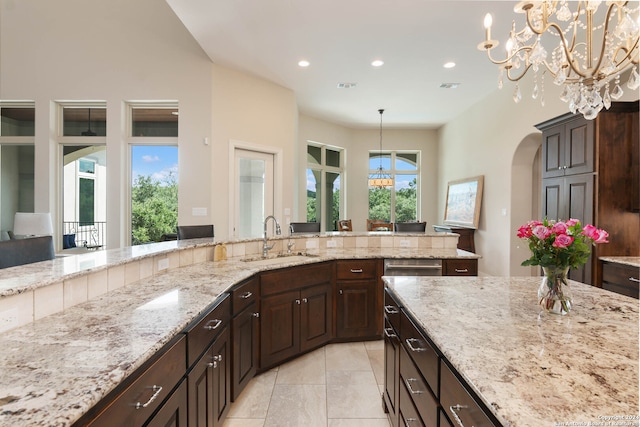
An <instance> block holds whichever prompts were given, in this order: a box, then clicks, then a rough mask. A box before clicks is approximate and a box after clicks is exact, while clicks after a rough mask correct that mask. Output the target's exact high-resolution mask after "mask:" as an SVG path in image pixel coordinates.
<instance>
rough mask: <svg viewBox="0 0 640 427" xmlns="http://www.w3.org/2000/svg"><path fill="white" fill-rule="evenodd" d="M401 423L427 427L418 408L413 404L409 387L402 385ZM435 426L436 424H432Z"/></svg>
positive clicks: (412, 426)
mask: <svg viewBox="0 0 640 427" xmlns="http://www.w3.org/2000/svg"><path fill="white" fill-rule="evenodd" d="M400 425H401V426H405V427H425V425H424V424H423V422H422V419H421V418H420V415H418V410H417V409H416V407H415V406H413V401H412V400H411V397H409V392H408V391H407V388H406V387H405V386H403V385H400ZM431 425H432V426H435V424H431Z"/></svg>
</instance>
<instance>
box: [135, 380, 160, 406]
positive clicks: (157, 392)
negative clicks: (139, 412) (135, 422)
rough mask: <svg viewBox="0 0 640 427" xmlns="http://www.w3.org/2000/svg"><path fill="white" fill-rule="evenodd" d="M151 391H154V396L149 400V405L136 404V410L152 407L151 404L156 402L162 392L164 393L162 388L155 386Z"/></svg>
mask: <svg viewBox="0 0 640 427" xmlns="http://www.w3.org/2000/svg"><path fill="white" fill-rule="evenodd" d="M151 390H153V394H152V395H151V397H150V398H149V400H147V403H140V402H136V404H135V407H136V409H142V408H146V407H147V406H149V405H151V402H153V401H154V400H156V399H157V398H158V396H159V395H160V392H161V391H162V386H159V385H154V386H152V387H151Z"/></svg>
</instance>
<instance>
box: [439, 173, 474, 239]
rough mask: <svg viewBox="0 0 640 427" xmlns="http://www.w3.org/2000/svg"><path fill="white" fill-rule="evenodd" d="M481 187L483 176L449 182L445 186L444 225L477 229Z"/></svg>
mask: <svg viewBox="0 0 640 427" xmlns="http://www.w3.org/2000/svg"><path fill="white" fill-rule="evenodd" d="M483 187H484V175H480V176H474V177H472V178H465V179H459V180H457V181H450V182H449V183H448V184H447V203H446V205H445V211H444V223H445V224H447V225H456V226H460V227H468V228H473V229H477V228H478V223H479V220H480V205H481V203H482V190H483Z"/></svg>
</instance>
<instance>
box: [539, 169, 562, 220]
mask: <svg viewBox="0 0 640 427" xmlns="http://www.w3.org/2000/svg"><path fill="white" fill-rule="evenodd" d="M563 200H564V178H546V179H543V180H542V218H547V219H550V220H558V219H560V218H561V216H562V215H563V212H562V210H563V209H564V208H563V204H564V201H563Z"/></svg>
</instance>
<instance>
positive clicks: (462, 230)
mask: <svg viewBox="0 0 640 427" xmlns="http://www.w3.org/2000/svg"><path fill="white" fill-rule="evenodd" d="M433 230H434V231H437V232H440V233H456V234H458V235H459V236H460V237H458V249H462V250H463V251H467V252H472V253H476V243H475V237H474V235H475V232H476V229H475V228H468V227H454V226H451V225H434V226H433Z"/></svg>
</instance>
